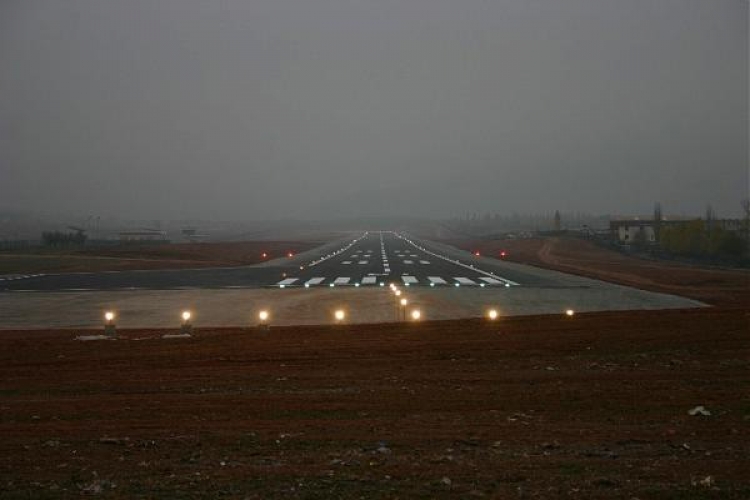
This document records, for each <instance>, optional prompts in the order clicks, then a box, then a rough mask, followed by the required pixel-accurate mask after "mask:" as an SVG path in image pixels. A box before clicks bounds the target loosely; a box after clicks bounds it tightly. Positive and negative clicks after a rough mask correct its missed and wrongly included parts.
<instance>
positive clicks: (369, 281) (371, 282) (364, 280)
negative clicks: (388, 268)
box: [362, 276, 378, 285]
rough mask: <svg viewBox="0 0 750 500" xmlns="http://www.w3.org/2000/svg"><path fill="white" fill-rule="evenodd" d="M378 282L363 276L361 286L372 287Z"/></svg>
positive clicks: (371, 277) (370, 277)
mask: <svg viewBox="0 0 750 500" xmlns="http://www.w3.org/2000/svg"><path fill="white" fill-rule="evenodd" d="M377 282H378V279H377V278H376V277H375V276H365V277H364V278H362V284H363V285H374V284H375V283H377Z"/></svg>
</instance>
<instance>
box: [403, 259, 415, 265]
mask: <svg viewBox="0 0 750 500" xmlns="http://www.w3.org/2000/svg"><path fill="white" fill-rule="evenodd" d="M404 264H407V265H408V264H414V261H413V260H405V261H404Z"/></svg>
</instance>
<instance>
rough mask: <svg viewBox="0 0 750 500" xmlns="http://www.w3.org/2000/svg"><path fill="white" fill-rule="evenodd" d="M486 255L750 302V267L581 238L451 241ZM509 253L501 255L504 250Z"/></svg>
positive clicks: (707, 298) (715, 300) (732, 302)
mask: <svg viewBox="0 0 750 500" xmlns="http://www.w3.org/2000/svg"><path fill="white" fill-rule="evenodd" d="M450 243H451V244H453V245H456V246H458V247H460V248H463V249H465V250H470V251H472V252H475V251H479V252H480V253H481V255H483V256H486V257H495V258H503V259H505V260H509V261H513V262H520V263H523V264H531V265H535V266H539V267H545V268H548V269H554V270H557V271H563V272H566V273H571V274H578V275H581V276H586V277H589V278H595V279H600V280H604V281H609V282H613V283H618V284H621V285H627V286H633V287H636V288H640V289H643V290H651V291H656V292H664V293H672V294H676V295H682V296H684V297H689V298H693V299H696V300H700V301H704V302H706V303H709V304H713V305H722V306H741V307H750V271H747V270H725V269H715V268H709V267H699V266H693V265H686V264H679V263H673V262H666V261H660V260H647V259H642V258H637V257H631V256H627V255H623V254H621V253H618V252H615V251H613V250H609V249H606V248H602V247H600V246H598V245H596V244H594V243H592V242H590V241H586V240H581V239H575V238H546V239H538V238H535V239H524V240H492V241H468V240H464V241H451V242H450ZM502 251H505V252H506V256H505V257H501V256H500V252H502Z"/></svg>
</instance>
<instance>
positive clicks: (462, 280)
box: [453, 276, 477, 285]
mask: <svg viewBox="0 0 750 500" xmlns="http://www.w3.org/2000/svg"><path fill="white" fill-rule="evenodd" d="M453 279H454V280H456V281H457V282H459V283H460V284H462V285H476V284H477V282H476V281H474V280H470V279H469V278H465V277H463V276H458V277H454V278H453Z"/></svg>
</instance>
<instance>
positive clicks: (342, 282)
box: [333, 277, 351, 285]
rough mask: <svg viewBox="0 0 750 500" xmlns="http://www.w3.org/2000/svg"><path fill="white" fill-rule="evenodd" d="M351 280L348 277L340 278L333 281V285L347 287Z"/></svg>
mask: <svg viewBox="0 0 750 500" xmlns="http://www.w3.org/2000/svg"><path fill="white" fill-rule="evenodd" d="M350 279H351V278H348V277H339V278H336V279H335V280H333V284H334V285H346V284H347V283H349V280H350Z"/></svg>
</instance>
